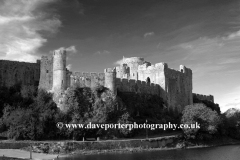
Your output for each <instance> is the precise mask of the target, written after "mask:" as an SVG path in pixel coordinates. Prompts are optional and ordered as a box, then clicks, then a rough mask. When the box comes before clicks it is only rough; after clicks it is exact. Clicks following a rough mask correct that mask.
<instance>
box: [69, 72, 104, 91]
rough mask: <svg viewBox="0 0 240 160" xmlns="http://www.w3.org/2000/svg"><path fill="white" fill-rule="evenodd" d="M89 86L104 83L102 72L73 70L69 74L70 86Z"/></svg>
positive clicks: (92, 86)
mask: <svg viewBox="0 0 240 160" xmlns="http://www.w3.org/2000/svg"><path fill="white" fill-rule="evenodd" d="M72 85H76V86H78V87H91V88H94V87H96V86H97V85H103V86H104V85H105V74H104V73H89V72H73V73H72V74H71V76H70V86H72Z"/></svg>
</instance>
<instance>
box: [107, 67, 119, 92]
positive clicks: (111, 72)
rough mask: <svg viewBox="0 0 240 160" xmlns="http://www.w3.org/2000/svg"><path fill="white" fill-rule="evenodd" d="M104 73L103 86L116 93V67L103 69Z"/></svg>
mask: <svg viewBox="0 0 240 160" xmlns="http://www.w3.org/2000/svg"><path fill="white" fill-rule="evenodd" d="M104 73H105V85H104V86H105V87H107V88H109V89H110V90H111V91H112V92H113V93H114V94H116V93H117V90H116V83H115V82H116V68H114V69H112V68H107V69H105V70H104Z"/></svg>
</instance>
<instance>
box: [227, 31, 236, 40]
mask: <svg viewBox="0 0 240 160" xmlns="http://www.w3.org/2000/svg"><path fill="white" fill-rule="evenodd" d="M237 37H240V30H239V31H237V32H233V33H231V34H229V35H228V36H227V37H225V38H224V39H226V40H229V39H234V38H237Z"/></svg>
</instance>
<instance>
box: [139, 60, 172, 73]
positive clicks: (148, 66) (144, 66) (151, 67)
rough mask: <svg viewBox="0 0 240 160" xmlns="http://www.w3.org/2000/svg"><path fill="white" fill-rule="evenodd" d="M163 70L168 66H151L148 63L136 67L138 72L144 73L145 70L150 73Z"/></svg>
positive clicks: (158, 64)
mask: <svg viewBox="0 0 240 160" xmlns="http://www.w3.org/2000/svg"><path fill="white" fill-rule="evenodd" d="M164 68H168V65H167V63H163V62H160V63H156V64H155V65H151V63H150V62H147V63H144V64H142V65H139V66H138V70H141V71H146V70H149V71H151V70H157V69H164Z"/></svg>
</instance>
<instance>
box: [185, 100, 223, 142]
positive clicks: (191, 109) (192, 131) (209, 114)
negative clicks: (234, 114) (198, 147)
mask: <svg viewBox="0 0 240 160" xmlns="http://www.w3.org/2000/svg"><path fill="white" fill-rule="evenodd" d="M181 122H182V123H183V124H188V125H191V124H195V123H196V122H197V123H199V124H200V128H183V132H184V134H185V136H186V137H187V138H193V139H195V138H201V136H202V135H204V134H210V135H211V134H215V133H216V132H217V129H218V126H219V124H220V122H221V121H220V117H219V115H218V113H217V112H216V111H213V110H211V109H210V108H208V107H206V106H205V105H204V104H201V103H196V104H193V105H188V106H186V107H185V108H184V110H183V116H182V119H181Z"/></svg>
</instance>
